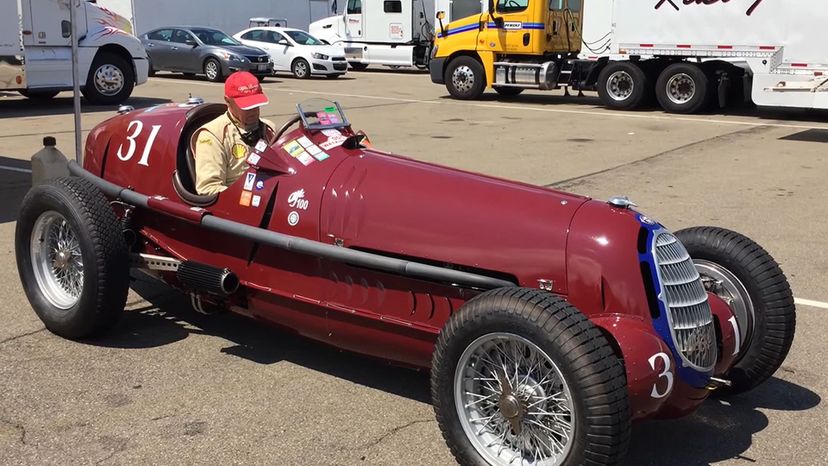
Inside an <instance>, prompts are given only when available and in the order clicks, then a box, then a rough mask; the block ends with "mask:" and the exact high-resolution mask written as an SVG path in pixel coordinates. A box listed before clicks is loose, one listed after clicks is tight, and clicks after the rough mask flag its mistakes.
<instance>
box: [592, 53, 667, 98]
mask: <svg viewBox="0 0 828 466" xmlns="http://www.w3.org/2000/svg"><path fill="white" fill-rule="evenodd" d="M597 87H598V97H600V98H601V102H603V103H604V105H606V106H607V107H609V108H614V109H619V110H632V109H636V108H639V107H641V106H642V105H645V104H646V103H647V102H648V101H649V100H650V97H651V95H652V93H653V84H652V81H651V80H650V78H649V77H648V76H647V73H646V72H645V71H644V69H642V67H641V66H639V65H638V64H636V63H633V62H630V61H614V62H610V63H609V64H608V65H607V66H605V67H604V69H603V70H601V72H600V73H599V74H598V83H597Z"/></svg>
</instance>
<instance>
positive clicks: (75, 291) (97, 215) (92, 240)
mask: <svg viewBox="0 0 828 466" xmlns="http://www.w3.org/2000/svg"><path fill="white" fill-rule="evenodd" d="M15 253H16V256H17V270H18V273H19V275H20V281H21V283H22V284H23V291H24V292H25V293H26V296H27V297H28V299H29V302H30V303H31V305H32V308H33V309H34V311H35V313H36V314H37V315H38V317H39V318H40V320H41V321H43V323H44V325H45V326H46V328H47V329H49V331H51V332H52V333H54V334H56V335H60V336H62V337H64V338H69V339H79V338H85V337H90V336H94V335H97V334H99V333H102V332H103V331H105V330H107V329H109V328H110V327H112V326H113V325H114V324H115V323H116V322H117V321H118V319H119V318H120V316H121V314H122V312H123V309H124V306H125V305H126V299H127V293H128V291H129V256H128V253H127V247H126V244H125V242H124V237H123V233H122V232H121V228H120V222H119V221H118V219H117V217H116V216H115V213H114V212H113V211H112V208H111V207H110V205H109V202H108V201H107V199H106V197H105V196H104V195H103V193H101V192H100V190H98V189H97V188H96V187H95V186H93V185H92V184H91V183H89V182H88V181H86V180H83V179H80V178H75V177H70V178H57V179H54V180H50V181H48V182H45V183H43V184H39V185H37V186H35V187H34V188H32V189H31V190H30V191H29V193H28V194H27V195H26V197H25V198H24V199H23V203H22V205H21V209H20V217H19V220H18V221H17V228H16V231H15Z"/></svg>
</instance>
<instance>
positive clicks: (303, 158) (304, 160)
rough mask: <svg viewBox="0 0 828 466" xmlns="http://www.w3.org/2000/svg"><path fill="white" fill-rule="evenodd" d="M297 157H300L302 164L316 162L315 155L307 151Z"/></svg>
mask: <svg viewBox="0 0 828 466" xmlns="http://www.w3.org/2000/svg"><path fill="white" fill-rule="evenodd" d="M297 159H299V161H300V162H302V165H304V166H306V167H307V166H308V165H310V164H312V163H313V162H314V159H313V157H311V156H310V154H308V153H307V152H302V155H300V156H299V157H297Z"/></svg>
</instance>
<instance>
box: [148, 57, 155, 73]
mask: <svg viewBox="0 0 828 466" xmlns="http://www.w3.org/2000/svg"><path fill="white" fill-rule="evenodd" d="M147 66H148V67H149V69H148V71H147V75H148V76H150V77H153V76H155V67H153V66H152V60H150V59H147Z"/></svg>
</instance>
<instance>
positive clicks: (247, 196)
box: [239, 191, 253, 207]
mask: <svg viewBox="0 0 828 466" xmlns="http://www.w3.org/2000/svg"><path fill="white" fill-rule="evenodd" d="M252 198H253V193H251V192H250V191H242V194H241V198H239V204H241V205H243V206H245V207H250V201H251V200H252Z"/></svg>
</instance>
